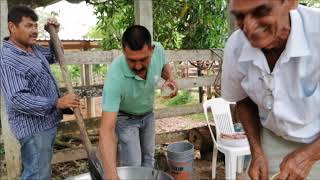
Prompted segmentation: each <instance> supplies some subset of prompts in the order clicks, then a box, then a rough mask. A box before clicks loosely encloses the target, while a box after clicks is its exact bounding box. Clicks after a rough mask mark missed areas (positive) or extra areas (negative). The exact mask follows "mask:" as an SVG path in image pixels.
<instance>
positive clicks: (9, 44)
mask: <svg viewBox="0 0 320 180" xmlns="http://www.w3.org/2000/svg"><path fill="white" fill-rule="evenodd" d="M2 42H3V47H5V48H8V49H10V50H12V51H13V52H15V53H17V54H19V55H27V54H28V52H27V51H26V50H23V49H21V48H19V47H18V46H17V45H15V44H14V43H13V42H12V41H10V40H9V37H5V38H4V39H3V41H2ZM32 48H33V47H32ZM33 49H34V48H33Z"/></svg>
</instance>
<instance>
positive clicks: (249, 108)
mask: <svg viewBox="0 0 320 180" xmlns="http://www.w3.org/2000/svg"><path fill="white" fill-rule="evenodd" d="M237 110H238V112H239V116H240V121H241V122H242V124H243V127H244V129H245V132H246V135H247V137H248V140H249V143H250V149H251V154H252V155H261V154H262V153H263V151H262V148H261V141H260V121H259V113H258V107H257V105H256V104H255V103H254V102H253V101H252V100H251V99H250V98H249V97H248V98H246V99H243V100H241V101H238V102H237Z"/></svg>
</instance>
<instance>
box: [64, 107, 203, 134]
mask: <svg viewBox="0 0 320 180" xmlns="http://www.w3.org/2000/svg"><path fill="white" fill-rule="evenodd" d="M201 112H203V109H202V104H196V105H184V106H176V107H170V108H162V109H156V110H155V118H156V119H161V118H167V117H175V116H184V115H189V114H194V113H201ZM100 120H101V117H95V118H90V119H87V120H85V121H84V122H85V124H86V128H87V130H89V131H95V130H96V129H98V128H99V126H100ZM78 133H79V130H78V125H77V123H76V121H62V122H61V123H60V124H59V127H58V135H61V134H64V135H72V134H78Z"/></svg>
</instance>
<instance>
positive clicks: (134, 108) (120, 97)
mask: <svg viewBox="0 0 320 180" xmlns="http://www.w3.org/2000/svg"><path fill="white" fill-rule="evenodd" d="M153 44H154V45H155V48H154V51H153V55H152V57H151V61H150V64H149V67H148V72H147V78H146V79H142V78H140V77H139V76H137V75H135V73H134V72H133V71H131V69H130V68H129V66H128V64H127V62H126V59H125V57H124V55H120V56H118V57H117V58H116V59H115V60H114V61H113V62H112V63H111V65H110V68H109V69H108V72H107V75H106V78H105V82H104V87H103V95H102V110H103V111H105V112H118V111H119V110H120V111H124V112H126V113H129V114H133V115H142V114H145V113H147V112H150V111H152V109H153V104H154V93H155V87H156V84H157V82H158V80H159V79H160V78H161V72H162V68H163V67H164V65H165V64H167V63H168V62H167V60H166V57H165V51H164V48H163V47H162V45H161V44H160V43H158V42H153Z"/></svg>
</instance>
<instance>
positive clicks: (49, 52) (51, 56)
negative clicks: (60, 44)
mask: <svg viewBox="0 0 320 180" xmlns="http://www.w3.org/2000/svg"><path fill="white" fill-rule="evenodd" d="M37 49H38V50H39V51H40V52H41V54H42V55H44V57H46V59H47V61H48V62H49V64H53V63H56V62H57V58H56V56H55V53H54V49H53V44H52V42H51V41H49V48H46V47H43V46H39V45H37Z"/></svg>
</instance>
